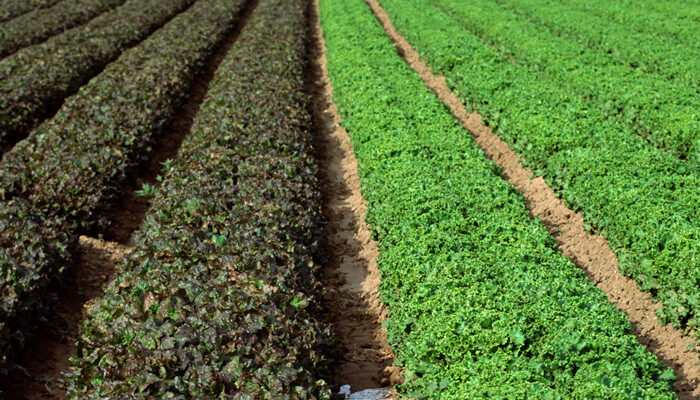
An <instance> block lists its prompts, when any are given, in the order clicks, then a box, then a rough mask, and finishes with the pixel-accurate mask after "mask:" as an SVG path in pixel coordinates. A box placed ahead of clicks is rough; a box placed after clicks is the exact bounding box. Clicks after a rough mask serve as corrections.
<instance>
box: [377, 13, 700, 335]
mask: <svg viewBox="0 0 700 400" xmlns="http://www.w3.org/2000/svg"><path fill="white" fill-rule="evenodd" d="M381 4H382V5H383V6H385V8H386V10H387V13H388V14H389V16H390V17H391V18H392V20H393V22H394V24H395V25H396V27H397V29H398V30H399V31H400V32H401V33H403V34H404V35H405V37H406V38H407V40H408V41H409V42H410V43H411V44H412V45H413V46H414V47H415V48H416V50H417V51H418V52H419V53H420V54H421V55H422V56H424V57H425V59H426V60H427V62H428V64H430V65H431V66H432V67H433V68H434V69H435V71H436V72H437V73H439V74H442V75H444V76H445V77H446V79H447V83H448V85H449V86H450V87H451V88H453V89H454V90H455V92H456V93H457V94H458V95H459V96H460V97H461V98H462V99H463V100H464V101H465V102H466V103H467V104H469V106H470V107H472V108H473V109H474V110H476V111H478V112H479V113H480V114H481V115H482V116H484V120H485V122H486V123H487V124H488V125H489V126H490V127H491V128H492V129H493V130H494V132H495V133H496V134H498V135H499V136H500V137H502V138H503V139H504V140H506V142H508V144H509V145H510V146H511V147H512V148H513V149H514V150H515V151H516V152H517V153H518V154H519V155H520V156H522V158H523V161H524V163H525V165H526V166H527V167H529V168H530V169H532V170H533V172H535V173H536V174H538V175H542V176H544V178H545V180H546V181H547V183H548V184H549V185H550V186H551V187H552V188H553V189H554V190H555V191H556V192H557V193H558V194H559V195H560V196H561V197H562V199H564V201H565V202H566V204H567V205H569V206H570V207H571V208H573V209H574V210H576V211H580V212H581V213H582V214H583V216H584V219H585V220H586V223H587V225H588V226H589V227H590V228H591V229H595V230H596V231H597V232H599V233H601V234H602V235H603V236H605V237H606V239H607V240H609V241H610V244H611V247H612V248H613V250H614V251H615V252H616V254H617V255H618V258H619V266H620V269H621V271H623V272H624V273H625V274H626V275H627V276H629V277H631V278H633V279H635V280H636V281H637V282H638V283H639V285H640V288H641V289H642V290H644V291H649V292H650V293H652V294H653V295H654V296H655V297H656V298H658V299H659V300H661V301H662V302H663V303H664V307H663V309H661V310H659V317H660V318H661V320H662V321H663V322H671V323H673V324H674V326H676V327H678V328H681V329H687V330H695V332H696V334H697V330H696V328H697V326H698V318H697V310H698V307H699V306H700V301H699V300H698V299H699V298H700V297H699V296H700V285H699V284H698V283H699V282H700V268H697V266H698V263H697V259H698V252H699V251H700V240H698V235H699V234H700V225H699V221H700V219H698V217H697V216H698V211H699V210H700V208H699V207H700V201H699V200H698V199H699V198H698V195H697V193H698V191H699V188H700V182H699V181H698V168H697V167H698V165H699V164H698V163H697V161H692V160H688V162H685V161H680V160H678V159H677V158H676V157H674V156H672V155H670V154H668V153H665V152H663V151H661V150H659V149H656V148H654V147H652V146H649V145H648V144H647V143H646V142H644V141H643V140H642V139H640V138H639V137H638V136H636V134H635V133H633V132H630V131H629V129H626V128H625V127H624V126H623V125H620V124H618V123H615V122H613V121H611V120H609V119H607V118H606V116H605V115H604V113H603V112H602V111H601V110H600V109H597V108H594V107H591V106H590V105H589V104H588V103H587V102H586V101H584V100H583V98H582V97H580V96H579V95H577V94H576V93H575V92H572V91H571V90H567V89H565V88H562V87H561V86H560V85H557V84H554V83H551V82H548V81H547V80H543V79H538V77H537V76H536V75H535V74H533V73H531V72H529V71H528V70H526V69H525V68H523V67H521V66H518V65H513V64H512V63H510V62H509V61H508V60H507V59H505V58H504V57H503V56H501V55H500V54H499V53H498V52H496V51H495V50H493V49H492V48H491V47H489V46H487V45H485V44H484V43H483V42H482V41H481V39H480V38H478V37H476V36H474V35H472V34H471V33H469V32H467V31H465V30H464V29H463V28H462V27H461V26H459V25H456V24H455V23H454V22H453V21H452V18H451V17H450V16H448V15H447V14H445V13H443V12H441V11H439V10H438V9H436V8H434V7H433V6H432V5H430V4H428V2H427V1H417V2H411V3H410V4H405V3H403V2H400V1H394V0H383V1H382V2H381ZM426 20H428V21H430V24H431V26H433V27H434V29H429V30H428V29H423V28H422V27H423V26H424V24H425V21H426ZM453 43H459V44H460V46H459V47H455V46H454V45H453ZM694 135H695V137H698V133H697V131H696V132H694ZM699 140H700V139H699ZM698 154H700V153H698Z"/></svg>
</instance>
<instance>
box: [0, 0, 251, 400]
mask: <svg viewBox="0 0 700 400" xmlns="http://www.w3.org/2000/svg"><path fill="white" fill-rule="evenodd" d="M257 4H258V0H251V1H249V2H248V3H247V4H246V7H245V9H244V11H243V12H242V14H241V16H240V17H239V20H238V22H237V24H236V26H235V27H234V28H233V29H232V31H231V32H230V33H229V34H228V35H227V37H226V38H225V39H224V41H223V42H222V43H221V44H220V45H219V47H218V49H217V50H216V51H215V52H214V53H213V54H212V55H211V56H210V57H209V59H208V60H207V64H206V66H205V68H204V69H203V71H202V72H201V73H200V74H199V76H198V77H197V78H196V80H195V82H194V83H193V85H192V88H191V90H190V93H189V95H188V97H187V99H186V100H185V102H184V104H183V105H182V106H180V108H179V109H178V111H177V112H176V113H175V116H174V117H173V120H172V122H171V123H170V125H168V127H167V128H166V129H164V131H163V132H162V133H161V134H160V135H158V137H157V138H156V142H155V143H154V144H153V146H152V147H153V151H152V153H151V155H150V158H149V159H148V160H147V161H144V163H143V164H142V165H140V166H139V167H137V168H135V169H134V170H133V171H132V172H131V173H130V176H129V177H128V179H127V183H126V184H125V185H124V187H123V189H122V196H121V198H120V199H119V200H118V203H117V204H116V205H115V206H114V208H113V210H112V217H111V219H110V220H111V225H110V227H109V230H108V231H107V232H106V234H105V238H106V240H103V239H97V238H92V237H87V236H81V237H80V238H79V252H78V255H77V257H76V262H75V265H74V266H72V268H71V269H70V271H69V273H68V274H67V275H68V276H67V278H66V279H67V281H68V282H67V284H66V285H65V287H64V288H62V289H61V290H59V291H58V299H57V302H56V305H55V312H54V313H53V314H52V317H51V318H50V319H49V320H48V321H46V322H44V323H43V327H42V331H41V332H39V333H38V334H37V335H36V338H34V339H33V340H32V342H31V343H29V344H28V346H27V347H26V348H25V350H24V351H23V354H22V355H21V357H20V360H18V362H17V364H18V365H19V366H20V368H21V369H22V370H19V369H18V370H17V371H16V373H14V374H12V381H11V382H10V381H8V382H3V383H2V387H3V391H4V393H3V394H5V395H7V396H8V397H7V398H8V399H10V398H11V399H17V400H22V399H24V400H39V399H44V400H46V399H52V400H53V399H62V398H63V397H64V396H65V392H64V391H63V389H62V388H61V387H60V385H57V384H56V383H57V382H58V379H59V378H60V377H61V372H62V371H64V370H65V369H66V368H68V367H69V365H70V363H69V358H70V357H71V356H72V355H74V354H75V353H76V341H77V339H78V332H79V324H80V320H81V318H82V316H83V309H84V307H86V306H87V305H88V304H89V303H90V302H91V301H92V300H94V299H96V298H97V297H98V296H99V295H100V294H101V289H102V286H103V285H104V284H106V283H107V282H108V281H109V280H110V279H111V277H112V275H113V273H114V271H115V267H116V265H117V264H118V263H119V262H120V261H121V259H122V258H123V257H124V256H125V255H126V254H128V253H129V252H130V251H131V250H132V249H133V234H134V232H135V231H136V230H137V229H138V228H139V227H140V226H141V223H142V221H143V219H144V217H145V214H146V211H148V208H149V205H150V204H149V198H148V196H139V195H137V194H136V192H137V191H138V190H141V189H142V188H143V185H144V184H146V185H149V186H151V187H154V188H155V187H157V186H158V184H159V183H160V182H159V181H158V179H157V177H158V176H159V174H160V173H161V170H162V168H163V162H165V161H166V160H168V159H170V158H172V157H174V156H175V155H176V154H177V152H178V150H179V149H180V145H181V144H182V141H183V140H184V139H185V137H186V136H187V135H188V134H189V132H190V128H191V127H192V123H193V122H194V118H195V116H196V115H197V112H198V111H199V107H200V105H201V103H202V101H203V100H204V97H205V95H206V92H207V86H208V85H209V82H210V81H211V79H212V78H213V77H214V73H215V72H216V69H217V68H218V66H219V64H220V63H221V61H222V60H223V59H224V57H225V55H226V53H227V52H228V51H229V49H230V48H231V46H233V44H234V43H235V42H236V39H237V38H238V36H239V35H240V33H241V31H242V30H243V27H244V26H245V25H246V22H247V20H248V17H249V16H250V15H251V14H252V13H253V11H254V10H255V7H256V6H257Z"/></svg>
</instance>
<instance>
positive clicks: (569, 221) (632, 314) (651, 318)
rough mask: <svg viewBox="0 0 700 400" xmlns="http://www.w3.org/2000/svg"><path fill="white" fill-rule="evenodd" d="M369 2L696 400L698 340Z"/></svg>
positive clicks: (686, 396)
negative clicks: (664, 317) (661, 314)
mask: <svg viewBox="0 0 700 400" xmlns="http://www.w3.org/2000/svg"><path fill="white" fill-rule="evenodd" d="M365 1H366V3H367V4H368V5H369V6H370V8H371V9H372V11H373V13H374V14H375V17H376V18H377V19H378V20H379V21H380V23H381V25H382V27H383V28H384V29H385V31H386V32H387V34H388V35H389V37H390V38H391V40H392V42H393V43H394V45H395V47H396V49H397V51H398V53H399V54H400V55H401V56H402V57H403V58H404V60H405V61H406V63H407V64H409V65H410V66H411V67H412V68H413V69H414V70H415V71H416V72H417V73H418V75H419V76H420V77H421V79H422V80H423V82H424V83H425V85H426V86H427V87H428V88H430V89H431V90H432V91H433V92H435V94H436V95H437V97H438V98H439V99H440V100H441V101H443V102H444V103H445V104H447V105H448V106H449V107H450V110H451V111H452V114H453V115H454V116H455V118H457V119H458V120H459V121H460V123H461V124H462V125H463V126H464V127H465V128H466V129H467V130H468V131H469V133H470V134H471V135H472V136H473V137H474V139H475V141H476V142H477V144H478V145H479V147H481V148H482V149H483V150H484V152H485V153H486V154H487V156H488V157H489V158H490V159H491V160H492V161H493V162H494V163H496V164H497V165H498V166H499V168H500V169H501V172H502V174H503V177H504V179H506V180H507V181H508V182H510V183H511V184H513V185H514V186H515V187H516V188H517V189H518V191H519V192H521V193H522V194H523V195H524V196H525V197H526V199H527V200H528V203H529V206H530V210H531V213H532V215H533V216H535V217H537V218H539V219H540V220H541V221H542V222H543V223H544V225H545V226H546V228H547V230H548V231H549V232H550V234H552V235H553V236H554V237H555V238H556V240H557V243H558V247H559V249H560V250H561V251H562V253H563V254H564V255H565V256H566V257H568V258H569V259H570V260H571V261H572V262H573V263H574V264H575V265H576V266H578V267H579V268H581V269H583V270H584V271H585V272H586V273H587V275H588V277H589V279H590V280H591V281H592V282H594V283H595V284H596V286H598V287H599V288H600V289H602V290H603V291H604V292H605V293H606V295H607V297H608V299H609V301H610V302H611V303H612V304H613V305H614V306H615V307H617V308H618V309H619V310H620V311H622V312H624V313H625V314H626V315H627V317H628V320H629V321H630V322H631V323H632V324H633V326H635V327H636V330H635V335H636V336H637V338H638V340H639V342H640V343H642V344H644V345H646V346H647V348H648V349H649V350H650V351H651V352H652V353H654V354H655V355H656V356H657V357H658V358H659V359H660V360H661V361H663V362H664V364H666V365H667V366H669V367H671V368H673V369H674V371H675V372H676V374H677V378H678V379H677V382H676V384H675V390H676V392H677V393H678V396H679V398H680V399H681V400H691V399H694V398H696V396H698V395H700V360H699V359H698V355H697V354H698V353H697V350H696V349H697V344H696V343H695V341H694V339H693V338H692V337H691V336H688V335H684V334H682V333H681V332H680V331H679V330H678V329H675V328H673V327H671V326H670V325H668V324H665V325H661V324H660V323H659V321H658V319H657V317H656V315H655V313H654V309H656V308H658V307H659V306H660V304H659V303H655V302H653V301H652V300H651V299H650V298H649V295H648V294H646V293H644V292H641V291H640V290H639V289H637V286H636V283H635V282H634V281H633V280H631V279H629V278H626V277H625V276H623V275H622V274H621V273H620V272H619V270H618V268H617V259H616V256H615V254H614V253H613V251H612V250H611V249H610V246H609V245H608V244H607V242H606V241H605V239H604V238H603V237H602V236H600V235H593V234H588V233H587V232H586V231H585V229H584V227H583V217H582V215H581V214H579V213H576V212H574V211H573V210H571V209H569V208H568V207H566V205H565V204H564V203H563V202H562V201H561V200H560V199H558V198H557V197H556V195H555V194H554V192H553V191H552V190H551V188H549V187H548V185H547V184H546V182H545V181H544V179H542V178H541V177H537V178H535V179H532V178H531V176H532V175H533V174H532V173H531V172H530V171H528V170H527V169H525V168H524V167H523V166H522V163H521V162H520V159H519V157H518V156H517V155H516V154H515V153H514V152H513V151H512V150H511V149H510V148H509V147H508V145H507V143H506V142H504V141H503V140H502V139H500V138H499V137H498V136H497V135H495V134H494V133H492V132H491V131H490V129H489V128H488V127H486V126H485V125H483V124H482V121H481V116H480V115H478V114H477V113H469V112H468V111H467V110H466V108H465V107H464V105H463V104H462V102H461V101H460V100H459V98H458V97H457V96H456V95H455V94H454V93H453V92H452V91H451V90H450V89H449V88H448V87H447V84H446V83H445V78H444V77H440V76H436V75H434V74H433V73H432V72H431V70H430V67H428V66H427V64H425V62H423V61H422V60H421V59H420V55H419V54H418V53H417V52H416V51H415V50H414V49H413V48H412V47H411V45H410V44H409V43H408V42H407V41H406V39H405V38H403V36H401V34H400V33H399V32H398V31H397V30H396V29H395V28H394V26H393V25H392V23H391V21H390V19H389V16H388V15H387V14H386V12H385V11H384V10H383V9H382V7H381V6H380V5H379V4H378V3H377V2H376V0H365Z"/></svg>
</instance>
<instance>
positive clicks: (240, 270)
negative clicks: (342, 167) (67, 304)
mask: <svg viewBox="0 0 700 400" xmlns="http://www.w3.org/2000/svg"><path fill="white" fill-rule="evenodd" d="M305 12H306V2H305V1H303V0H291V1H290V0H263V1H261V2H260V4H259V5H258V6H257V8H256V10H255V12H254V13H253V14H252V16H251V17H250V19H249V20H248V23H247V25H246V27H245V28H244V30H243V32H242V33H241V35H240V37H239V38H238V39H237V42H236V43H235V44H234V45H233V47H232V48H231V50H230V51H229V53H228V54H227V56H226V57H225V58H224V60H223V62H222V63H221V65H220V66H219V68H218V70H217V72H216V74H215V76H214V78H213V80H212V81H211V82H210V84H209V88H208V91H207V95H206V97H205V99H204V102H203V104H202V106H201V108H200V111H199V113H198V115H197V117H196V119H195V122H194V125H193V126H192V130H191V132H190V134H189V136H188V137H187V138H186V139H185V140H184V142H183V144H182V147H181V149H180V151H179V154H178V156H177V157H176V158H175V159H174V161H173V162H171V164H170V171H169V172H168V174H166V176H165V177H164V180H163V184H162V186H160V187H159V188H158V189H157V190H156V194H155V197H154V199H153V202H152V206H151V209H150V210H149V212H148V214H147V216H146V222H145V226H144V228H143V230H141V231H140V232H139V234H138V235H137V236H136V249H135V250H134V251H133V252H132V253H131V254H130V255H129V256H128V257H127V258H126V259H125V260H124V261H123V262H122V263H121V264H119V266H118V268H117V273H116V277H115V279H114V281H113V282H112V283H110V285H109V286H108V287H107V288H106V289H105V293H104V295H103V297H102V298H101V299H100V300H98V301H97V302H96V303H95V304H94V306H93V307H92V308H91V309H90V311H89V313H88V316H87V318H86V319H85V320H84V321H83V329H82V334H81V340H80V342H79V348H80V352H79V355H78V357H76V358H74V359H73V369H72V371H73V372H72V373H71V376H70V380H69V381H68V384H69V390H68V399H97V398H129V399H146V398H148V399H153V398H159V399H160V398H166V399H183V400H184V399H193V398H197V399H290V400H291V399H329V398H330V389H329V388H328V386H327V385H326V384H325V383H324V382H323V380H321V379H319V377H320V376H322V374H323V372H324V370H325V368H326V363H327V361H326V360H325V359H324V357H323V355H322V354H323V353H324V352H325V351H326V350H327V347H328V346H329V345H330V341H329V332H328V329H327V328H325V327H323V326H322V325H321V324H319V323H318V322H317V321H316V320H315V319H314V318H313V317H312V314H313V313H318V312H319V307H318V305H315V304H314V302H313V301H312V298H313V296H314V295H315V292H316V291H317V289H318V287H317V286H318V282H317V281H316V278H315V275H316V273H317V272H318V264H317V262H316V261H315V259H316V258H317V257H318V255H319V254H318V253H319V249H320V247H321V246H320V237H321V232H320V230H319V228H318V226H319V222H320V218H321V214H320V207H319V205H320V200H321V198H320V195H319V192H318V183H317V181H316V177H315V172H316V164H315V161H314V159H313V137H312V133H311V129H310V125H311V124H310V116H309V111H308V109H309V101H308V97H307V95H306V86H305V82H304V77H305V75H304V73H305V65H306V52H305V39H306V26H305V21H306V18H305ZM190 182H196V184H191V183H190ZM188 204H194V205H195V206H188ZM326 372H327V371H326Z"/></svg>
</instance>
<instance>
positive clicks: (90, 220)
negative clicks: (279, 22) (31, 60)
mask: <svg viewBox="0 0 700 400" xmlns="http://www.w3.org/2000/svg"><path fill="white" fill-rule="evenodd" d="M158 3H159V7H160V8H161V9H167V7H168V6H167V5H165V3H162V2H158ZM168 4H170V3H168ZM242 7H243V0H238V1H231V0H200V1H198V2H197V3H196V4H195V5H194V6H192V7H191V8H190V9H188V10H187V11H186V12H184V13H182V14H180V15H178V16H177V17H176V18H174V19H173V20H172V21H170V22H169V23H168V24H166V25H165V26H164V27H163V28H161V29H159V30H158V31H156V32H155V33H153V35H151V36H150V37H149V38H148V39H147V40H145V41H144V42H142V43H141V44H140V45H138V46H136V47H134V48H132V49H129V50H128V51H126V52H124V54H122V55H121V57H119V59H118V60H116V61H115V62H113V63H111V64H109V66H107V68H105V70H104V71H103V72H102V73H100V74H99V75H98V76H96V77H95V78H94V79H92V80H91V81H90V82H89V83H88V84H87V85H85V86H84V87H83V88H82V89H81V90H80V92H78V93H77V94H76V95H74V96H71V97H70V98H68V99H67V100H66V102H65V103H64V105H63V107H61V109H60V110H59V111H58V113H57V114H56V116H55V117H54V118H53V119H51V120H49V121H47V122H45V123H44V124H42V125H41V126H39V127H38V128H37V129H35V130H34V131H32V132H31V134H30V135H29V137H28V138H27V139H26V140H24V141H22V142H20V143H19V144H18V145H17V146H15V147H14V148H13V149H12V150H11V151H8V152H7V153H5V155H4V156H3V158H2V161H1V162H0V210H1V212H0V227H9V226H12V227H13V228H12V229H11V230H9V232H8V233H7V235H10V237H11V238H12V240H10V239H7V240H2V241H0V276H3V277H5V279H3V280H1V281H0V294H1V295H2V298H0V300H1V303H2V304H3V307H4V309H3V313H2V314H0V357H2V359H3V360H4V359H7V358H8V357H9V356H10V355H11V354H12V353H13V352H14V351H16V350H17V348H20V347H21V346H22V344H23V342H24V337H26V335H28V334H29V333H30V332H31V330H32V324H33V321H34V319H35V318H25V316H27V315H30V316H32V317H36V316H40V315H42V314H43V312H44V311H45V310H46V306H47V305H50V304H51V299H52V297H53V296H51V290H52V288H53V287H55V286H56V285H57V284H59V283H60V279H61V276H62V274H63V271H64V270H65V269H66V268H67V267H69V266H70V263H69V261H70V258H71V257H70V256H71V255H72V254H73V253H72V251H71V249H72V244H73V243H74V241H75V237H76V236H77V235H78V234H86V233H93V234H98V233H100V232H102V231H104V230H105V228H106V227H107V223H108V221H109V212H110V206H111V205H112V204H113V203H114V200H115V199H116V198H117V196H118V195H119V190H118V189H119V188H120V186H121V185H122V184H123V183H124V181H125V179H126V175H127V172H128V171H129V170H131V169H133V168H134V167H135V166H136V165H138V164H139V163H140V162H142V158H143V157H145V156H147V155H148V154H149V151H150V147H149V146H150V145H151V144H152V143H153V142H154V138H155V135H156V134H158V132H160V131H161V130H162V128H163V127H164V126H165V125H166V124H167V123H168V121H169V120H170V118H171V116H172V115H173V113H174V112H175V109H176V108H177V107H178V106H179V105H180V104H181V103H182V101H183V100H184V98H185V96H186V95H187V93H188V91H189V88H190V86H191V82H192V81H193V80H194V78H195V76H196V75H197V74H198V73H199V72H200V71H201V70H202V68H203V67H204V63H205V61H206V60H207V57H209V56H210V55H211V54H212V52H213V51H214V49H215V48H216V46H217V44H218V43H220V42H221V40H222V39H223V38H224V36H225V35H226V34H227V32H229V31H230V30H231V29H232V28H233V24H234V23H235V21H236V20H237V18H238V16H239V15H240V13H241V11H242ZM134 66H138V68H135V67H134ZM18 205H21V206H18ZM27 216H30V218H31V219H30V221H31V224H29V222H27V224H18V223H17V222H16V221H21V220H23V219H24V218H27ZM3 232H4V230H3ZM0 361H1V360H0ZM0 368H3V365H0Z"/></svg>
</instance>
